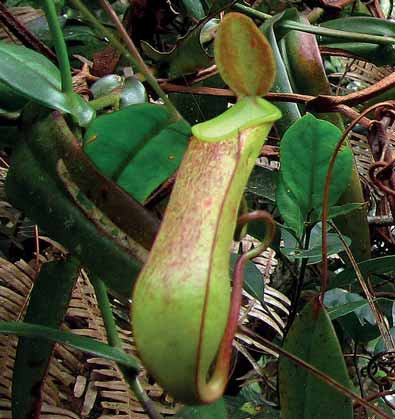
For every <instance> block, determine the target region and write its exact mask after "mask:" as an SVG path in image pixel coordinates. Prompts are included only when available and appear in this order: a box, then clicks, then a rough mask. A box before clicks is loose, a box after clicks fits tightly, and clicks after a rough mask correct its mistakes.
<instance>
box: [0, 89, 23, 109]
mask: <svg viewBox="0 0 395 419" xmlns="http://www.w3.org/2000/svg"><path fill="white" fill-rule="evenodd" d="M27 102H28V99H27V98H26V97H24V96H22V95H20V94H18V93H17V92H16V91H15V90H14V89H11V87H9V86H8V85H7V84H5V83H3V82H0V108H1V109H3V110H6V111H8V112H15V111H18V110H20V109H22V108H23V106H25V105H26V103H27Z"/></svg>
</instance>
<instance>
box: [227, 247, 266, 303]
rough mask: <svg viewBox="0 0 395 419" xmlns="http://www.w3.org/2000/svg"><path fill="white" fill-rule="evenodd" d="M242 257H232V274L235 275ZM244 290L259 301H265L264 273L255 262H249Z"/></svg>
mask: <svg viewBox="0 0 395 419" xmlns="http://www.w3.org/2000/svg"><path fill="white" fill-rule="evenodd" d="M239 257H240V255H236V254H234V253H232V254H231V255H230V274H231V275H233V271H234V267H235V264H236V262H237V260H238V258H239ZM243 288H244V289H245V290H246V291H247V292H248V293H249V294H251V295H252V296H253V297H254V298H256V299H257V300H258V301H262V302H263V301H264V291H265V282H264V280H263V277H262V273H261V272H260V271H259V269H258V268H257V267H256V266H255V264H254V263H253V262H250V261H248V262H247V264H246V267H245V269H244V286H243Z"/></svg>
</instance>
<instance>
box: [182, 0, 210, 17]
mask: <svg viewBox="0 0 395 419" xmlns="http://www.w3.org/2000/svg"><path fill="white" fill-rule="evenodd" d="M181 3H182V4H183V6H184V8H185V11H186V13H187V15H188V16H190V17H192V18H194V19H197V20H201V19H203V18H204V17H205V16H206V13H205V12H204V8H203V6H202V3H201V1H200V0H181Z"/></svg>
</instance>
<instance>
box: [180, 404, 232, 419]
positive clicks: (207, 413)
mask: <svg viewBox="0 0 395 419" xmlns="http://www.w3.org/2000/svg"><path fill="white" fill-rule="evenodd" d="M175 418H177V419H228V418H229V416H228V414H227V409H226V404H225V401H224V399H219V400H217V401H216V402H214V403H211V404H209V405H203V406H189V407H184V408H182V409H181V410H180V411H179V412H178V413H177V415H176V416H175Z"/></svg>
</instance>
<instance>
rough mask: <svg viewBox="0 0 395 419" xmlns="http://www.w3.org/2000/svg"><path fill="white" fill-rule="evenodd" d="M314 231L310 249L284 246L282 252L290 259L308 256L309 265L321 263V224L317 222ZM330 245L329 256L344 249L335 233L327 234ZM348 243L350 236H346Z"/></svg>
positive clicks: (348, 242)
mask: <svg viewBox="0 0 395 419" xmlns="http://www.w3.org/2000/svg"><path fill="white" fill-rule="evenodd" d="M313 231H314V233H313V232H312V235H311V237H310V243H309V248H308V249H297V248H284V249H281V252H282V253H283V254H284V255H285V256H287V257H288V258H289V259H290V260H295V259H305V258H308V259H309V261H308V265H312V264H314V263H319V262H321V260H322V238H321V231H322V229H321V225H320V224H317V225H316V226H314V228H313ZM327 237H328V238H327V245H328V256H331V255H335V254H337V253H340V252H342V251H343V250H344V247H343V243H342V242H341V240H340V239H339V237H338V235H337V234H335V233H329V234H328V236H327ZM344 239H345V241H346V243H347V244H348V245H350V244H351V240H350V239H349V238H348V237H344Z"/></svg>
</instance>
